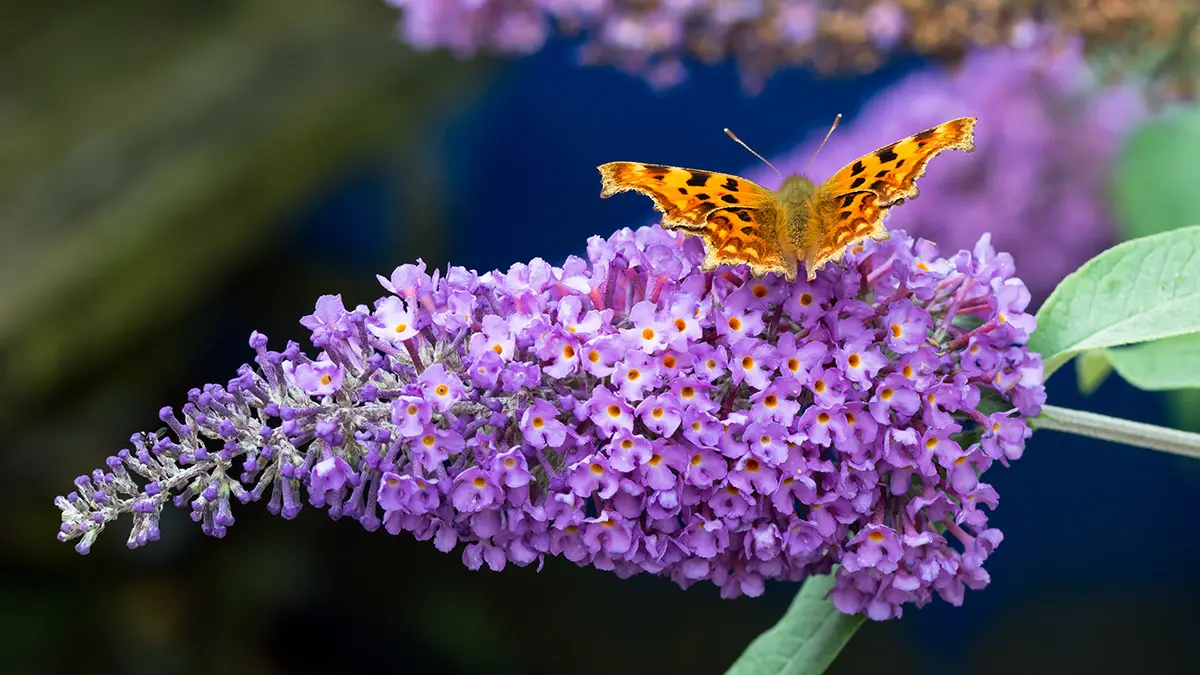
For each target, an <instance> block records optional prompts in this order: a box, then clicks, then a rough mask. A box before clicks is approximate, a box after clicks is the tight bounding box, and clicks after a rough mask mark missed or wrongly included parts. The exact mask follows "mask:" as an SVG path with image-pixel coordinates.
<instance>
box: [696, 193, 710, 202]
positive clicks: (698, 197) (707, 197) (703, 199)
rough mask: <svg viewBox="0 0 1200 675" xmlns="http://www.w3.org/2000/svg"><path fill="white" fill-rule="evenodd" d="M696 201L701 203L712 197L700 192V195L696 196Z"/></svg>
mask: <svg viewBox="0 0 1200 675" xmlns="http://www.w3.org/2000/svg"><path fill="white" fill-rule="evenodd" d="M696 199H699V200H701V201H706V200H709V199H712V197H709V196H708V193H707V192H700V193H697V194H696Z"/></svg>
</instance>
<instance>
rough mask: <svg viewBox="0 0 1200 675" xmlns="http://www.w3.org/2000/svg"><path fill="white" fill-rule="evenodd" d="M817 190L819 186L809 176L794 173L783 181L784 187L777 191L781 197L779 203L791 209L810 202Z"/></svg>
mask: <svg viewBox="0 0 1200 675" xmlns="http://www.w3.org/2000/svg"><path fill="white" fill-rule="evenodd" d="M816 189H817V186H816V185H815V184H814V183H813V182H812V181H811V180H809V179H808V176H804V175H802V174H798V173H794V174H792V175H790V176H788V177H787V178H785V179H783V185H781V186H780V187H779V189H778V190H776V194H778V195H779V201H781V202H783V203H784V204H786V205H787V206H789V207H791V206H798V205H800V204H803V203H805V202H807V201H809V200H810V199H811V198H812V195H813V192H815V191H816Z"/></svg>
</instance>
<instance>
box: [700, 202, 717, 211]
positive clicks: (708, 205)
mask: <svg viewBox="0 0 1200 675" xmlns="http://www.w3.org/2000/svg"><path fill="white" fill-rule="evenodd" d="M696 208H697V209H700V210H701V211H713V210H715V209H716V208H717V205H716V204H714V203H712V202H703V203H701V204H700V205H699V206H697V207H696Z"/></svg>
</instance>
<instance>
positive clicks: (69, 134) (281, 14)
mask: <svg viewBox="0 0 1200 675" xmlns="http://www.w3.org/2000/svg"><path fill="white" fill-rule="evenodd" d="M69 5H71V6H70V7H69V8H65V7H63V6H62V4H60V3H53V4H51V5H44V4H39V3H31V4H25V5H22V6H21V8H20V9H19V10H17V11H9V12H6V15H5V20H4V22H3V24H4V27H3V28H2V29H0V40H3V42H0V44H3V45H4V48H3V53H2V54H0V82H4V83H6V86H4V87H3V90H2V92H0V391H4V392H5V394H2V395H7V394H11V393H12V392H14V391H20V392H21V393H22V396H21V398H22V399H23V400H29V399H34V400H39V399H41V398H43V397H45V396H47V395H48V394H50V393H52V392H53V391H54V390H55V388H56V387H60V386H62V385H63V384H64V382H65V380H67V379H68V378H75V377H77V376H78V375H79V373H80V370H81V369H83V370H86V369H87V368H88V366H89V363H91V362H93V361H94V359H95V358H96V357H97V355H102V354H104V353H108V352H111V351H113V350H117V349H120V348H122V346H124V345H128V344H129V341H130V340H133V339H136V338H138V337H139V336H144V335H146V334H148V332H150V331H154V330H157V329H158V328H160V327H161V326H162V325H163V324H167V323H171V322H175V321H185V320H187V317H188V310H189V308H190V307H191V306H192V304H193V303H194V302H195V301H196V300H197V298H198V297H200V296H202V295H203V294H204V293H206V292H208V291H207V290H206V289H209V288H211V286H212V281H211V280H212V279H213V277H219V276H220V275H222V274H225V273H228V272H230V271H231V270H236V269H237V268H238V267H239V266H240V265H244V264H245V262H246V261H247V260H248V259H249V258H250V257H251V256H254V255H255V254H257V253H259V252H261V251H263V250H264V249H266V248H267V247H268V245H269V243H270V237H271V235H272V233H273V231H274V230H275V229H276V228H277V227H278V226H279V224H280V223H281V222H282V218H281V215H282V214H284V213H286V211H287V210H288V209H290V208H293V207H294V205H295V204H296V203H297V201H299V200H300V199H302V198H303V197H304V196H306V195H307V194H309V193H310V192H311V191H312V190H313V189H314V188H315V187H316V186H318V185H320V184H322V183H323V182H325V181H328V179H329V176H330V175H331V174H334V173H336V172H337V171H338V170H340V169H341V168H343V167H345V166H347V165H349V164H352V163H353V162H355V161H360V160H362V159H363V158H364V157H366V156H368V155H370V154H372V153H376V152H378V150H379V147H380V146H381V145H382V144H383V139H385V138H388V139H391V140H392V141H393V142H394V141H395V139H396V137H397V135H398V131H399V132H400V133H402V132H403V130H405V129H409V130H417V129H420V128H421V127H422V126H423V125H422V122H421V120H422V119H423V118H425V117H428V116H430V115H434V114H436V110H438V108H439V106H440V105H444V103H445V101H446V94H447V93H449V92H451V91H454V90H455V89H457V88H461V87H462V86H463V85H464V84H466V83H467V82H469V81H471V79H472V77H471V75H472V73H474V72H476V71H477V70H478V69H479V68H480V66H479V65H467V64H462V63H458V62H455V61H453V60H451V59H449V58H448V57H444V56H440V57H439V56H428V55H413V54H412V53H410V52H409V51H408V50H406V49H405V48H403V47H401V46H400V45H399V44H397V43H396V42H395V41H394V40H393V36H392V32H391V29H390V27H391V23H392V22H393V21H394V16H393V14H392V12H391V10H389V8H387V7H386V6H384V5H383V3H363V2H323V3H299V4H297V3H293V2H285V1H284V0H259V1H257V2H249V1H245V2H233V1H229V0H225V1H218V2H203V3H195V2H183V1H181V0H174V1H168V2H150V1H149V0H116V1H114V2H105V3H89V2H78V1H77V2H72V3H69ZM410 133H411V131H410ZM2 395H0V396H2ZM0 410H3V411H4V412H0V421H3V420H4V419H5V418H8V419H11V418H12V417H11V416H12V415H13V414H14V412H19V408H14V407H13V406H8V405H0Z"/></svg>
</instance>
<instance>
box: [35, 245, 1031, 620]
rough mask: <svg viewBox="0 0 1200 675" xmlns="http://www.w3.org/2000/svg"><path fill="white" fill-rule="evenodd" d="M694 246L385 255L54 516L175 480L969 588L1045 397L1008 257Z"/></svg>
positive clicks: (188, 504)
mask: <svg viewBox="0 0 1200 675" xmlns="http://www.w3.org/2000/svg"><path fill="white" fill-rule="evenodd" d="M702 260H703V250H702V246H701V244H700V242H699V241H698V240H696V239H693V238H687V239H685V238H684V237H682V236H681V235H679V234H678V233H669V232H665V231H663V230H662V229H660V228H659V227H645V228H641V229H639V230H636V231H630V230H621V231H619V232H617V233H616V234H614V235H613V236H612V237H610V238H609V239H607V240H605V239H602V238H599V237H594V238H592V239H590V240H589V242H588V247H587V258H586V259H584V258H579V257H571V258H569V259H567V261H566V262H565V264H564V265H563V266H562V267H554V266H551V265H549V264H547V263H546V262H543V261H542V260H538V259H535V260H533V261H532V262H530V263H529V264H518V265H514V266H513V267H511V268H510V269H509V270H508V271H507V272H499V271H494V272H490V273H487V274H483V275H479V274H476V273H475V272H473V271H469V270H467V269H464V268H461V267H450V268H448V269H447V270H446V272H445V274H443V273H442V272H441V271H440V270H437V271H434V272H433V274H432V275H430V274H427V273H426V269H425V265H424V264H423V263H419V264H417V265H403V266H401V267H399V268H397V269H396V270H395V271H394V272H393V273H392V274H391V276H390V277H389V278H384V277H380V283H381V284H382V285H383V287H384V288H385V289H386V291H387V294H386V295H384V297H382V298H380V299H379V300H377V301H376V302H375V305H374V309H373V310H372V309H368V308H367V307H365V306H358V307H356V308H354V309H352V310H351V309H347V308H345V306H344V305H343V301H342V299H341V297H340V296H323V297H322V298H321V299H320V300H318V302H317V305H316V310H315V311H314V312H313V313H312V314H311V315H309V316H306V317H304V318H303V319H302V320H301V323H302V324H303V325H304V326H305V327H306V328H308V329H309V330H311V332H312V335H311V339H312V343H313V345H314V346H315V347H316V348H317V350H318V351H317V353H316V356H315V357H311V356H309V355H308V354H307V353H306V352H305V351H303V350H301V349H300V347H299V345H297V344H296V343H294V342H289V343H288V344H287V345H286V346H285V347H284V348H283V350H282V351H273V350H271V349H269V348H268V341H267V338H266V336H264V335H262V334H259V333H254V334H253V335H252V337H251V339H250V345H251V346H252V347H253V348H254V350H255V351H256V353H257V356H256V357H255V359H254V360H255V363H256V365H255V366H251V365H244V366H242V367H241V368H240V369H239V370H238V374H237V377H235V378H233V379H232V380H230V381H229V382H228V383H227V384H225V385H216V384H210V385H206V386H204V387H202V388H199V389H193V390H192V391H191V392H189V393H188V402H187V403H186V404H184V405H183V407H182V410H181V411H179V412H176V411H175V410H173V409H171V408H163V409H162V410H161V411H160V412H159V417H160V418H161V419H162V421H163V422H164V423H165V424H166V427H165V428H164V429H163V430H161V431H159V432H154V433H140V434H137V435H135V436H133V437H132V439H131V443H132V447H131V448H129V449H125V450H122V451H120V452H119V453H117V454H116V455H114V456H112V457H109V458H108V460H107V462H106V466H105V468H103V469H99V470H96V471H94V472H93V473H92V474H90V475H85V476H80V477H79V478H78V479H77V480H76V481H75V487H76V490H75V491H74V492H72V493H71V494H70V495H68V496H66V497H59V498H58V499H57V500H56V503H57V505H58V507H59V508H60V509H61V510H62V527H61V531H60V534H59V538H60V539H61V540H63V541H70V540H78V542H77V544H76V550H77V551H79V552H80V553H87V552H88V550H89V549H90V547H91V546H92V545H93V542H94V541H95V540H96V537H97V535H98V534H99V533H100V531H101V530H102V529H104V527H105V526H106V525H107V524H108V523H110V522H112V521H113V520H114V519H116V518H118V517H119V516H120V515H121V514H124V513H131V514H132V520H133V528H132V532H131V533H130V536H129V539H128V545H129V546H130V547H137V546H141V545H143V544H146V543H147V542H150V541H153V540H156V539H158V538H159V535H160V531H159V517H160V515H161V513H162V510H163V508H164V506H165V505H166V504H167V503H168V502H170V503H173V504H175V505H176V506H179V507H183V508H187V509H190V511H191V517H192V519H193V520H195V521H197V522H199V523H200V524H201V527H202V528H203V531H204V532H205V533H207V534H210V535H213V536H217V537H221V536H224V535H225V534H226V532H227V528H228V527H229V526H230V525H232V524H233V522H234V516H233V509H232V503H233V501H234V500H237V501H239V502H242V503H247V502H253V501H258V500H263V499H265V500H266V501H267V508H268V510H270V511H271V512H272V513H275V514H279V515H281V516H283V517H284V518H294V517H295V516H296V514H297V513H298V512H299V511H300V509H301V507H302V506H303V503H304V501H305V497H307V502H308V503H309V504H311V505H313V506H315V507H318V508H323V509H325V510H326V511H328V513H329V515H330V516H331V517H333V518H335V519H337V518H342V517H345V518H352V519H355V520H357V521H358V522H359V523H360V524H361V525H362V526H363V527H365V528H366V529H367V530H376V529H378V528H380V527H382V528H383V529H384V530H385V531H387V532H389V533H391V534H400V533H402V532H407V533H411V534H412V535H413V536H415V537H416V538H417V539H420V540H428V539H432V540H433V545H434V546H435V547H437V548H438V549H439V550H441V551H444V552H449V551H451V550H452V549H454V548H455V547H456V546H458V545H459V544H462V560H463V563H464V564H465V565H467V566H468V567H470V568H471V569H479V568H481V567H483V566H485V565H486V566H487V567H489V568H490V569H493V570H501V569H503V568H504V567H505V566H506V565H507V564H508V563H513V564H516V565H529V564H532V563H535V562H536V563H537V564H538V565H539V567H540V566H541V564H542V562H543V560H544V559H545V558H546V557H547V556H557V557H562V558H566V559H567V560H569V561H571V562H573V563H575V564H577V565H591V566H594V567H597V568H600V569H605V570H611V571H613V572H615V573H616V574H618V575H620V576H622V577H627V576H630V575H633V574H638V573H643V572H645V573H650V574H658V575H661V576H665V577H669V578H670V579H672V580H673V581H675V582H676V583H678V584H679V585H680V586H683V587H687V586H690V585H692V584H694V583H695V582H697V581H700V580H705V579H707V580H710V581H712V582H713V583H715V584H717V585H718V586H719V587H720V589H721V593H722V595H723V596H725V597H736V596H739V595H742V594H746V595H758V594H760V593H762V592H763V587H764V582H765V581H766V580H768V579H779V580H790V581H798V580H801V579H804V578H805V577H807V576H808V575H810V574H825V573H829V572H830V571H831V569H832V568H833V566H834V565H839V567H838V568H837V572H836V574H837V582H836V588H835V590H834V592H833V601H834V602H835V604H836V606H837V607H838V609H840V610H841V611H843V612H846V613H851V614H854V613H863V614H866V615H867V616H869V617H871V618H873V619H887V618H892V617H897V616H900V613H901V608H902V606H903V605H905V604H907V603H915V604H916V605H918V606H920V605H924V604H925V603H927V602H928V601H929V600H930V599H931V598H932V597H933V594H934V592H936V593H937V594H938V595H940V596H941V597H942V598H944V599H945V600H947V601H949V602H951V603H954V604H959V603H961V602H962V600H963V594H964V590H965V589H966V588H980V587H983V586H984V585H986V584H987V583H988V575H987V572H986V571H985V570H984V567H983V564H984V561H985V560H986V559H987V557H988V556H989V555H990V554H991V552H992V550H993V549H994V548H995V546H996V545H997V544H999V543H1000V540H1001V534H1000V532H999V531H998V530H996V529H994V528H990V527H988V519H987V511H986V509H991V508H994V507H995V506H996V502H997V495H996V491H995V490H994V489H993V488H992V487H991V486H990V485H988V484H987V483H985V482H983V480H982V478H983V474H984V472H985V471H986V470H987V469H988V468H989V467H990V466H991V465H992V464H993V463H996V462H999V463H1001V464H1007V463H1008V462H1009V461H1011V460H1014V459H1017V458H1019V457H1020V456H1021V453H1022V451H1023V448H1024V445H1025V439H1026V438H1027V437H1028V436H1029V435H1030V429H1029V427H1028V426H1027V423H1026V422H1027V420H1028V418H1029V417H1030V416H1032V415H1035V414H1036V413H1037V412H1038V411H1039V408H1040V406H1041V405H1042V403H1043V401H1044V398H1045V396H1044V389H1043V386H1042V364H1041V360H1040V357H1039V356H1038V355H1036V354H1031V353H1029V351H1028V350H1027V349H1026V348H1025V347H1024V346H1023V345H1024V344H1025V342H1026V340H1027V339H1028V337H1029V335H1030V332H1031V331H1032V330H1033V328H1034V318H1033V317H1032V316H1030V315H1029V314H1026V313H1025V312H1024V309H1025V306H1026V304H1027V303H1028V302H1029V293H1028V292H1027V291H1026V289H1025V286H1024V284H1022V282H1021V281H1020V280H1018V279H1017V278H1015V277H1014V276H1013V262H1012V258H1011V257H1010V256H1008V255H1007V254H1004V253H996V252H995V251H994V250H993V249H992V247H991V245H990V244H989V242H988V239H987V237H986V236H985V237H983V238H982V239H981V240H980V242H979V243H978V244H977V245H976V246H975V247H974V249H973V250H972V251H961V252H959V253H957V254H955V255H953V256H952V257H950V258H942V257H939V253H938V250H937V248H936V247H935V246H934V245H933V244H931V243H929V242H927V241H924V240H913V239H912V238H910V237H908V236H907V235H905V234H904V233H903V232H895V233H894V234H893V237H892V238H891V239H890V240H889V241H886V242H879V243H877V242H867V243H865V244H863V245H861V246H856V247H855V248H854V249H853V250H852V251H851V252H850V253H849V254H848V257H847V263H846V265H847V266H846V267H839V266H829V267H827V268H825V269H824V270H823V271H821V272H820V273H819V275H818V276H817V279H816V280H815V281H813V282H811V283H809V282H806V281H804V280H803V275H801V280H800V281H796V282H793V283H787V282H785V281H783V280H782V279H780V278H778V277H776V276H774V275H770V276H768V277H767V278H764V279H754V278H751V277H749V276H748V273H747V272H746V270H745V268H740V269H729V268H724V267H723V268H720V269H719V270H718V271H717V272H714V273H705V272H702V271H701V270H700V263H701V261H702ZM984 507H986V509H985V508H984Z"/></svg>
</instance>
